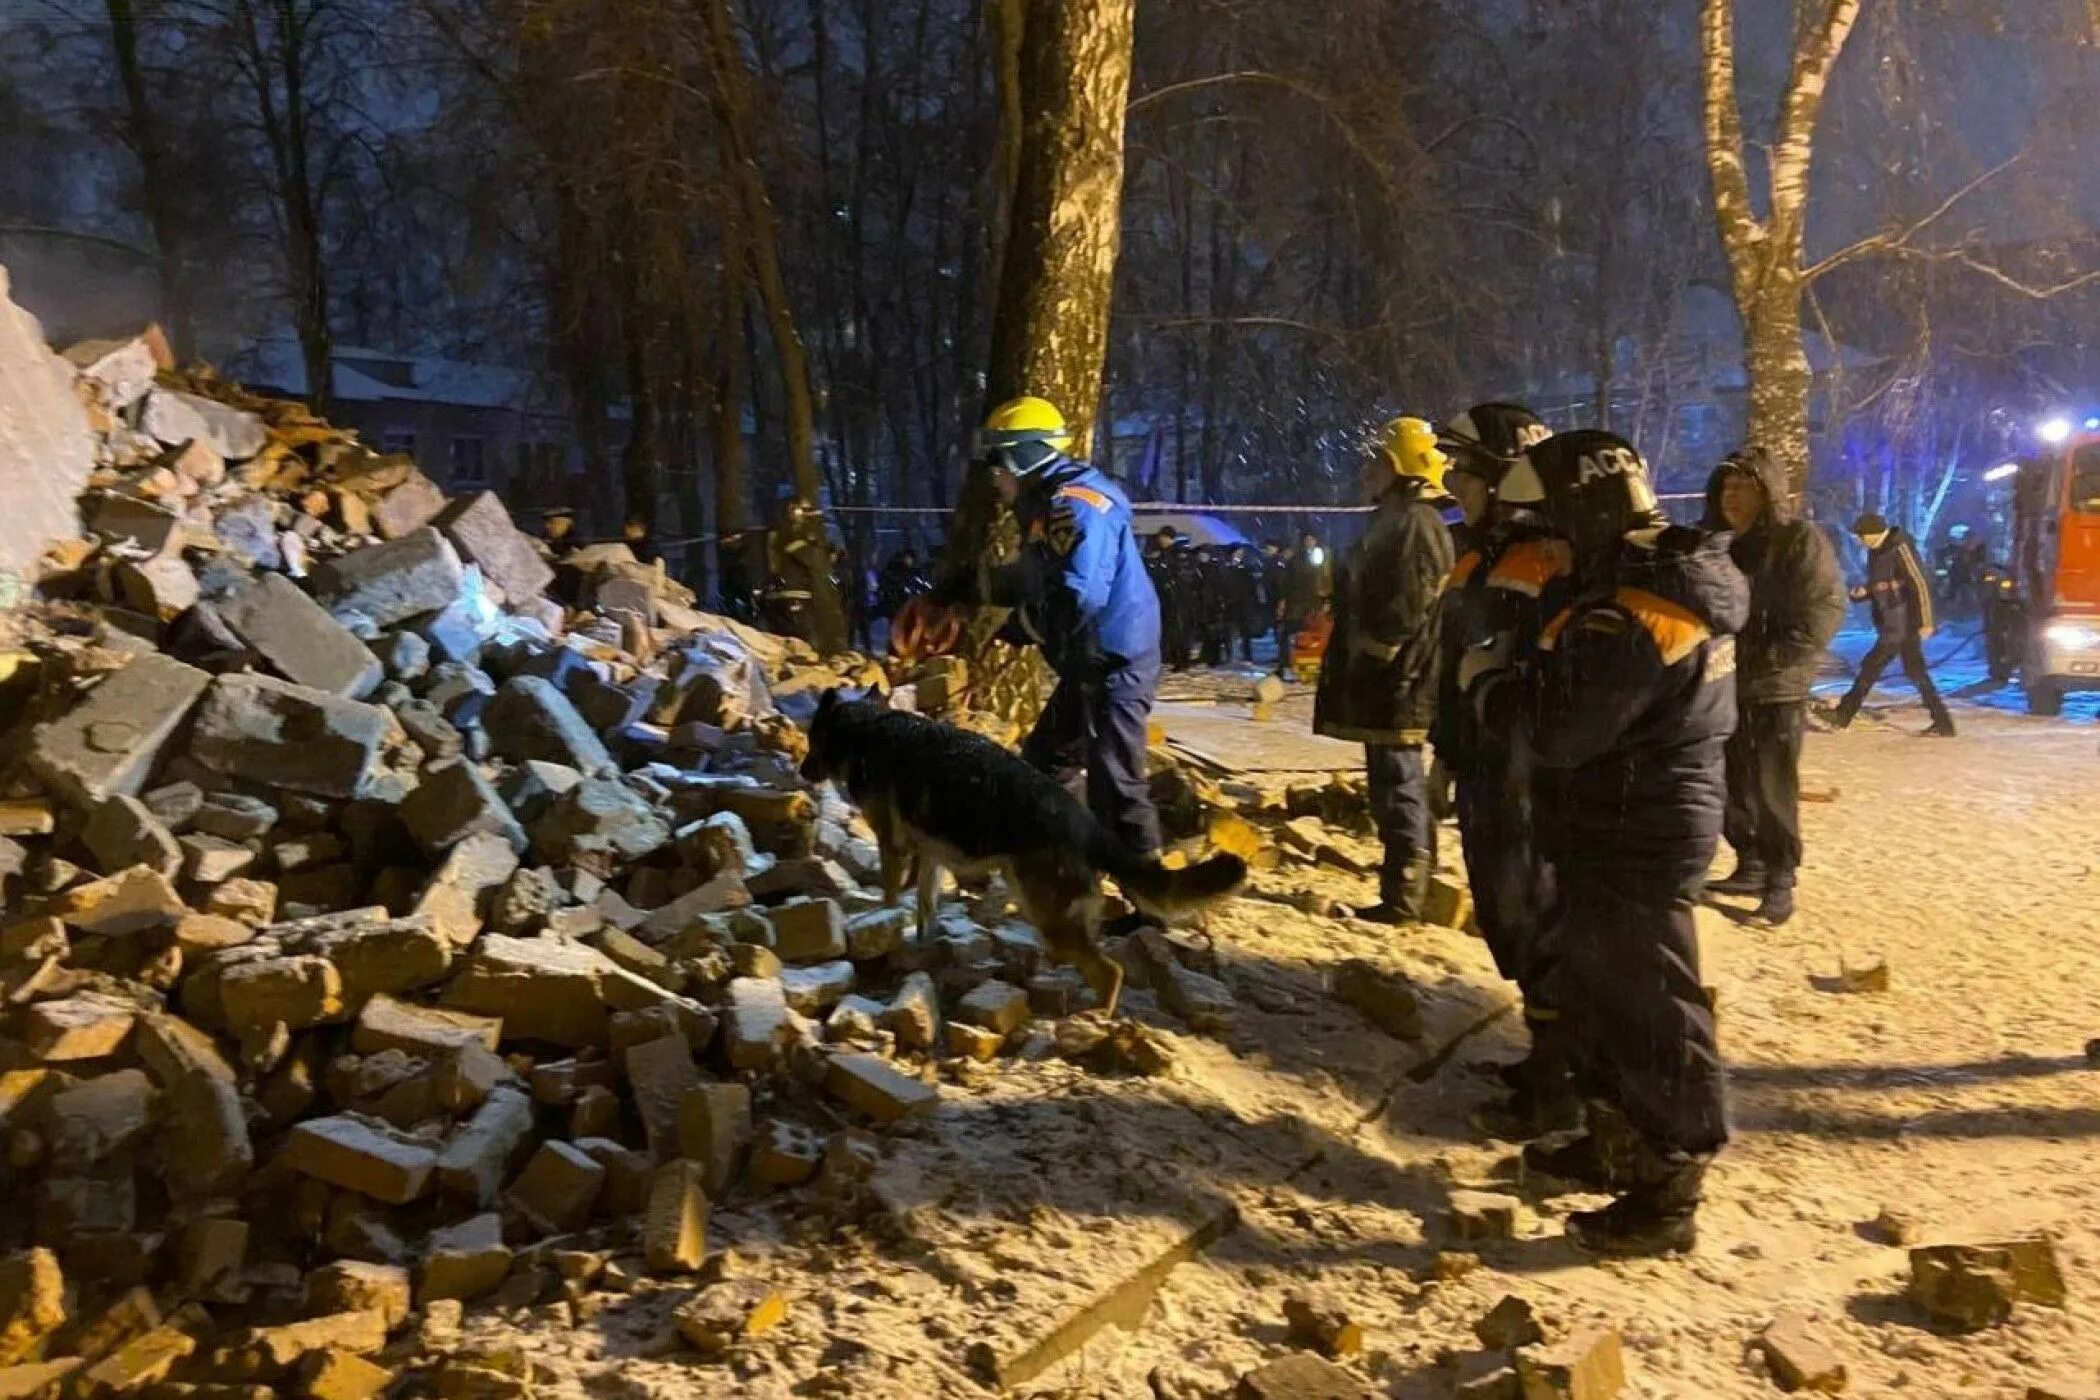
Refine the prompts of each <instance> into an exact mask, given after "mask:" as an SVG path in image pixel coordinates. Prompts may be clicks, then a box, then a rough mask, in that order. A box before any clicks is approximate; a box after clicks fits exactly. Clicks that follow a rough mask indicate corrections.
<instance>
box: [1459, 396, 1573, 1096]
mask: <svg viewBox="0 0 2100 1400" xmlns="http://www.w3.org/2000/svg"><path fill="white" fill-rule="evenodd" d="M1548 436H1550V432H1549V430H1548V429H1547V427H1546V425H1545V424H1544V423H1542V422H1541V421H1540V420H1539V418H1538V415H1536V414H1534V413H1532V412H1531V411H1530V410H1529V409H1526V408H1521V407H1518V406H1517V405H1515V404H1504V403H1488V404H1481V405H1479V406H1477V407H1475V408H1471V409H1468V410H1467V411H1466V412H1465V413H1462V414H1460V415H1459V416H1458V417H1457V418H1454V419H1452V420H1451V421H1450V422H1448V423H1446V424H1445V425H1444V428H1443V430H1442V432H1441V434H1440V435H1439V437H1438V442H1437V446H1438V448H1439V449H1440V450H1441V451H1443V452H1444V454H1445V455H1446V456H1448V457H1449V458H1450V459H1451V466H1450V470H1449V472H1448V473H1447V474H1446V476H1445V478H1444V482H1445V485H1446V486H1447V487H1448V488H1449V490H1450V492H1451V494H1452V496H1453V497H1454V498H1456V499H1457V501H1458V505H1459V511H1460V514H1461V516H1462V527H1461V528H1462V530H1463V533H1462V534H1461V535H1459V538H1460V539H1461V540H1462V541H1463V547H1462V548H1461V551H1460V553H1459V556H1458V561H1457V563H1456V564H1454V565H1453V566H1452V569H1451V573H1450V576H1449V577H1448V578H1447V579H1446V581H1445V589H1444V599H1443V610H1444V618H1443V633H1442V638H1441V641H1442V646H1443V665H1442V668H1441V677H1442V679H1441V687H1440V696H1439V699H1438V702H1437V710H1436V722H1435V724H1434V725H1433V726H1432V728H1431V731H1430V741H1431V743H1432V744H1433V745H1434V746H1435V749H1436V755H1437V758H1438V759H1439V760H1440V761H1441V762H1442V764H1443V765H1444V767H1445V769H1446V770H1447V771H1448V772H1449V773H1450V774H1451V777H1452V786H1453V791H1454V795H1455V801H1454V807H1455V813H1456V815H1457V818H1458V833H1459V839H1460V841H1461V842H1462V843H1463V845H1464V849H1465V855H1466V875H1467V880H1468V883H1469V884H1470V885H1471V888H1472V892H1473V914H1474V919H1475V920H1476V922H1477V923H1478V924H1479V926H1480V932H1481V936H1482V938H1483V939H1485V941H1486V942H1487V945H1488V950H1489V952H1491V953H1492V954H1494V958H1495V966H1496V968H1497V969H1498V970H1499V971H1500V972H1501V973H1502V975H1503V976H1504V977H1506V978H1508V979H1509V980H1510V981H1511V982H1514V983H1515V984H1516V985H1517V987H1518V988H1519V990H1521V991H1522V992H1523V995H1524V1022H1525V1026H1526V1028H1527V1029H1528V1030H1529V1032H1530V1035H1531V1050H1530V1053H1529V1054H1528V1055H1527V1056H1526V1057H1525V1059H1524V1060H1522V1061H1521V1062H1519V1063H1517V1064H1514V1065H1509V1066H1506V1067H1504V1068H1503V1069H1502V1071H1501V1074H1502V1078H1503V1079H1504V1081H1505V1082H1506V1083H1507V1084H1508V1085H1509V1087H1510V1089H1511V1090H1512V1098H1511V1100H1510V1102H1509V1105H1508V1108H1507V1111H1506V1112H1503V1113H1499V1114H1495V1115H1492V1117H1493V1119H1494V1123H1493V1131H1495V1132H1496V1133H1497V1134H1498V1135H1502V1136H1510V1137H1517V1138H1528V1137H1536V1136H1538V1135H1539V1134H1540V1133H1542V1132H1549V1131H1554V1130H1556V1129H1560V1128H1567V1127H1573V1126H1574V1120H1575V1117H1576V1114H1577V1112H1578V1111H1579V1107H1580V1105H1579V1104H1578V1103H1576V1102H1575V1101H1574V1100H1573V1097H1572V1094H1571V1093H1570V1091H1569V1088H1568V1082H1567V1068H1566V1066H1567V1058H1566V1055H1565V1054H1564V1053H1563V1051H1562V1050H1561V1047H1560V1045H1559V1042H1558V1039H1557V1035H1556V1032H1557V1030H1558V1028H1559V1022H1560V1017H1559V1012H1558V1011H1556V1010H1555V1009H1554V1004H1553V990H1552V971H1553V963H1552V957H1551V955H1550V949H1549V948H1548V947H1547V946H1546V944H1545V942H1544V940H1543V938H1542V933H1543V929H1544V922H1545V919H1546V913H1547V910H1548V909H1549V907H1550V906H1551V903H1552V890H1553V876H1552V871H1551V868H1550V867H1549V866H1548V865H1547V864H1546V863H1545V861H1544V860H1542V859H1541V858H1540V856H1539V852H1538V848H1537V843H1536V842H1535V841H1534V839H1533V836H1532V803H1531V766H1530V763H1529V761H1528V758H1527V756H1526V754H1525V752H1524V750H1523V748H1522V746H1521V745H1511V744H1505V743H1491V742H1488V741H1487V740H1486V738H1485V736H1483V735H1482V734H1481V732H1480V727H1479V725H1478V724H1477V723H1475V722H1474V720H1473V716H1472V714H1471V712H1470V711H1469V710H1468V709H1467V707H1466V705H1465V703H1464V700H1463V689H1464V687H1465V685H1467V684H1469V683H1471V684H1477V683H1479V681H1480V680H1481V678H1482V677H1483V676H1484V675H1486V674H1487V673H1488V672H1489V671H1492V670H1504V669H1508V668H1510V667H1512V666H1517V665H1520V664H1523V663H1525V662H1527V661H1528V660H1529V658H1530V656H1531V654H1532V651H1533V649H1534V648H1535V647H1536V646H1537V644H1538V638H1539V632H1540V629H1541V628H1542V627H1543V626H1544V625H1545V621H1546V619H1547V618H1549V617H1552V616H1553V615H1554V614H1556V613H1558V612H1559V611H1560V609H1561V608H1562V606H1564V605H1565V603H1566V597H1565V594H1566V590H1567V574H1566V568H1565V558H1564V555H1565V551H1564V550H1562V549H1560V548H1558V547H1557V546H1558V538H1557V537H1556V536H1555V535H1554V533H1553V530H1552V527H1551V526H1549V525H1548V524H1547V523H1546V519H1545V516H1544V515H1543V513H1542V510H1543V507H1544V503H1545V489H1544V487H1543V486H1542V485H1541V484H1540V482H1539V479H1538V474H1537V473H1536V472H1534V471H1533V470H1532V469H1531V464H1530V463H1529V462H1527V461H1526V460H1525V459H1524V451H1525V449H1526V448H1528V447H1531V446H1532V445H1534V444H1535V443H1539V442H1543V441H1544V440H1545V439H1546V438H1547V437H1548Z"/></svg>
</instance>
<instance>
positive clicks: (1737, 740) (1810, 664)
mask: <svg viewBox="0 0 2100 1400" xmlns="http://www.w3.org/2000/svg"><path fill="white" fill-rule="evenodd" d="M1706 524H1707V528H1709V529H1715V530H1720V529H1725V530H1729V531H1732V532H1733V534H1734V537H1735V542H1734V543H1733V544H1732V545H1730V546H1729V550H1728V554H1729V557H1730V558H1731V559H1733V560H1735V565H1736V567H1737V568H1738V569H1741V570H1742V571H1743V575H1744V577H1746V578H1748V579H1749V580H1750V620H1749V622H1748V623H1746V624H1744V627H1743V631H1742V635H1741V636H1740V637H1739V638H1738V639H1737V642H1736V673H1735V682H1736V708H1737V719H1736V728H1735V734H1734V736H1733V737H1731V738H1730V739H1729V741H1728V811H1727V819H1726V821H1725V822H1724V823H1723V825H1722V828H1721V829H1722V832H1723V834H1724V835H1725V836H1726V837H1727V838H1728V844H1729V845H1730V846H1732V847H1734V848H1735V858H1736V865H1735V873H1734V874H1732V875H1730V876H1729V877H1728V878H1727V879H1725V880H1721V881H1717V882H1715V883H1714V884H1713V885H1712V886H1711V887H1710V888H1711V889H1712V890H1713V891H1714V892H1715V893H1717V894H1732V895H1748V896H1751V897H1753V898H1756V899H1758V900H1760V901H1761V902H1760V903H1759V905H1758V907H1757V912H1756V913H1755V914H1753V915H1751V920H1752V922H1754V923H1757V924H1760V925H1764V926H1767V927H1776V926H1777V925H1779V924H1783V923H1785V922H1786V921H1787V920H1788V919H1790V918H1792V917H1793V916H1794V881H1795V872H1796V871H1797V870H1799V869H1800V866H1801V735H1802V731H1803V729H1804V728H1805V725H1806V721H1807V716H1808V695H1809V688H1810V687H1811V686H1813V685H1814V684H1815V680H1816V672H1817V671H1818V670H1819V669H1821V667H1822V664H1823V654H1824V651H1825V649H1826V648H1828V647H1829V645H1830V639H1831V638H1832V637H1835V636H1836V635H1837V630H1838V627H1839V625H1840V624H1841V623H1843V622H1844V620H1845V581H1844V576H1843V575H1842V574H1841V573H1840V572H1839V571H1838V561H1837V554H1836V552H1835V551H1834V550H1832V549H1831V547H1830V541H1829V540H1827V539H1825V538H1824V537H1823V533H1822V532H1821V531H1820V530H1818V529H1816V527H1815V526H1814V525H1811V524H1810V523H1809V522H1808V521H1806V520H1803V519H1800V518H1799V517H1798V516H1796V515H1795V513H1794V510H1793V507H1792V502H1791V500H1790V498H1789V496H1788V494H1787V479H1786V469H1785V468H1784V467H1782V466H1781V465H1780V464H1779V462H1778V461H1777V460H1776V459H1775V458H1774V457H1773V456H1772V455H1771V454H1770V453H1769V452H1766V451H1765V450H1764V449H1763V448H1761V447H1746V448H1744V449H1743V450H1742V451H1740V452H1738V453H1736V454H1735V455H1734V456H1732V457H1730V458H1729V459H1728V460H1727V461H1725V462H1723V463H1722V464H1721V465H1720V466H1719V467H1717V468H1715V469H1714V474H1713V476H1712V477H1711V478H1710V479H1709V480H1708V481H1707V483H1706Z"/></svg>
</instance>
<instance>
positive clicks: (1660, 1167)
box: [1466, 432, 1749, 1255]
mask: <svg viewBox="0 0 2100 1400" xmlns="http://www.w3.org/2000/svg"><path fill="white" fill-rule="evenodd" d="M1526 458H1527V460H1528V461H1529V462H1530V464H1531V465H1532V467H1533V469H1534V470H1535V471H1536V472H1537V473H1538V476H1539V480H1540V483H1541V484H1542V485H1543V487H1544V494H1545V498H1546V515H1547V518H1548V520H1549V521H1550V522H1551V523H1552V525H1553V526H1554V528H1555V529H1556V530H1557V531H1558V532H1559V533H1560V534H1561V535H1562V536H1563V537H1564V538H1565V539H1566V541H1567V545H1566V550H1567V556H1568V562H1569V565H1570V569H1571V580H1572V591H1573V595H1574V601H1573V602H1572V604H1571V605H1570V606H1569V607H1567V608H1566V609H1564V610H1563V611H1562V612H1561V613H1560V614H1559V615H1557V616H1556V617H1554V618H1553V619H1552V620H1550V621H1549V622H1548V623H1547V624H1546V627H1545V630H1544V632H1543V633H1542V634H1541V637H1540V640H1539V646H1538V652H1537V656H1536V658H1535V659H1534V660H1533V661H1532V662H1531V663H1530V664H1529V665H1526V666H1522V667H1517V668H1491V669H1486V670H1482V671H1480V672H1478V673H1477V674H1475V675H1473V676H1471V677H1469V678H1468V679H1469V680H1470V681H1471V684H1470V685H1469V686H1468V689H1467V692H1466V698H1467V703H1469V704H1470V705H1472V706H1473V708H1474V713H1475V716H1476V717H1477V719H1478V721H1479V723H1480V725H1481V728H1482V733H1483V734H1484V736H1485V737H1486V739H1487V741H1488V742H1490V743H1501V744H1515V743H1523V744H1525V745H1526V746H1527V748H1528V750H1529V752H1530V755H1531V760H1532V762H1533V763H1534V764H1535V765H1536V766H1537V779H1536V783H1535V800H1536V802H1537V822H1538V834H1539V841H1540V845H1541V847H1542V849H1543V851H1544V854H1545V856H1546V858H1547V859H1549V860H1550V861H1551V862H1552V863H1553V866H1554V872H1555V879H1556V885H1557V890H1556V896H1555V902H1554V906H1553V910H1554V913H1553V921H1552V927H1551V928H1550V930H1549V931H1548V933H1547V935H1546V936H1547V937H1548V938H1549V939H1550V940H1553V942H1554V944H1555V946H1556V948H1557V951H1558V961H1557V963H1556V964H1555V970H1554V972H1553V975H1552V979H1551V981H1552V993H1553V998H1554V1003H1555V1005H1556V1006H1557V1007H1558V1009H1559V1010H1560V1012H1561V1016H1562V1022H1561V1027H1562V1033H1563V1036H1564V1041H1563V1043H1564V1044H1565V1046H1566V1048H1567V1053H1568V1058H1569V1063H1570V1069H1571V1073H1572V1076H1573V1079H1574V1082H1575V1087H1576V1088H1577V1090H1578V1091H1579V1092H1580V1093H1581V1094H1582V1095H1583V1096H1584V1097H1585V1098H1586V1099H1588V1100H1590V1101H1591V1107H1590V1124H1589V1130H1588V1132H1587V1133H1585V1134H1584V1135H1583V1136H1581V1137H1578V1138H1575V1139H1574V1140H1572V1141H1570V1142H1567V1143H1565V1144H1562V1145H1560V1146H1557V1147H1548V1146H1547V1145H1545V1144H1544V1143H1533V1144H1531V1145H1530V1146H1528V1147H1527V1148H1526V1149H1525V1152H1524V1158H1525V1163H1526V1165H1527V1167H1529V1168H1530V1169H1531V1170H1533V1171H1535V1172H1537V1173H1539V1174H1541V1175H1544V1176H1549V1177H1553V1178H1557V1179H1560V1180H1562V1181H1566V1182H1569V1183H1571V1184H1574V1185H1577V1186H1580V1187H1584V1188H1589V1189H1595V1190H1600V1191H1609V1192H1611V1193H1613V1194H1614V1196H1615V1197H1616V1199H1615V1200H1614V1201H1613V1202H1612V1204H1611V1205H1609V1206H1607V1207H1604V1208H1603V1209H1601V1210H1592V1211H1579V1212H1576V1213H1575V1214H1573V1215H1571V1216H1569V1218H1568V1234H1569V1237H1570V1238H1571V1239H1572V1240H1573V1241H1574V1242H1575V1243H1576V1244H1578V1245H1579V1246H1581V1247H1583V1248H1585V1249H1589V1250H1592V1251H1595V1252H1598V1253H1605V1254H1616V1255H1640V1254H1661V1253H1669V1252H1676V1251H1682V1250H1686V1249H1689V1248H1691V1246H1692V1244H1693V1242H1694V1240H1695V1238H1696V1235H1697V1228H1696V1215H1697V1211H1698V1207H1699V1203H1700V1199H1701V1191H1702V1183H1703V1181H1704V1179H1705V1175H1706V1170H1707V1166H1708V1164H1709V1163H1710V1162H1711V1161H1712V1159H1713V1157H1714V1154H1715V1153H1717V1152H1719V1151H1720V1149H1721V1147H1722V1146H1723V1145H1724V1144H1725V1143H1726V1142H1727V1140H1728V1124H1727V1110H1726V1103H1725V1096H1724V1088H1723V1071H1722V1066H1721V1056H1720V1049H1719V1046H1718V1044H1717V1043H1716V1040H1715V1034H1714V1017H1713V1009H1712V1007H1711V1005H1710V1004H1709V1002H1708V1000H1707V997H1706V993H1705V990H1704V987H1703V984H1702V980H1701V977H1700V973H1699V943H1698V933H1697V929H1696V927H1695V925H1694V923H1693V907H1694V901H1696V900H1697V899H1698V897H1699V894H1700V890H1701V887H1702V886H1703V884H1704V883H1705V879H1706V873H1707V869H1708V866H1709V865H1710V864H1711V863H1712V860H1713V854H1714V848H1715V846H1716V844H1717V842H1718V839H1719V836H1720V829H1721V812H1722V806H1723V803H1724V800H1725V796H1726V787H1727V785H1726V780H1725V778H1724V768H1723V757H1722V751H1723V748H1724V746H1725V744H1726V743H1727V739H1728V735H1729V733H1730V732H1731V731H1732V730H1733V729H1734V727H1735V719H1736V693H1735V633H1736V632H1737V631H1738V630H1739V629H1740V628H1741V627H1742V625H1743V622H1744V620H1745V618H1746V617H1747V616H1748V613H1749V588H1748V585H1747V584H1746V583H1745V581H1744V579H1743V576H1742V574H1741V572H1740V571H1739V570H1738V569H1737V568H1736V566H1735V565H1734V563H1733V562H1731V561H1730V559H1729V557H1728V553H1727V549H1726V543H1727V539H1726V536H1725V535H1723V536H1714V535H1708V534H1705V533H1703V532H1701V531H1698V530H1693V529H1687V528H1683V527H1678V526H1672V525H1670V524H1668V522H1667V521H1666V519H1665V518H1664V516H1663V514H1662V512H1661V510H1660V508H1659V506H1658V504H1657V502H1656V498H1655V491H1654V487H1653V486H1652V485H1651V484H1650V481H1649V477H1648V469H1647V466H1646V464H1645V463H1643V462H1642V461H1641V458H1640V455H1639V454H1638V453H1637V452H1635V451H1634V449H1633V448H1632V446H1631V445H1630V444H1628V443H1627V442H1625V441H1624V440H1623V439H1621V438H1618V437H1614V436H1613V435H1611V434H1609V433H1602V432H1576V433H1565V434H1561V435H1559V436H1557V437H1552V438H1548V439H1547V440H1546V441H1545V442H1542V443H1540V444H1538V445H1537V446H1535V447H1533V448H1531V449H1530V450H1529V451H1528V452H1527V453H1526Z"/></svg>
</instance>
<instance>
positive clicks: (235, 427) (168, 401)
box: [139, 387, 269, 462]
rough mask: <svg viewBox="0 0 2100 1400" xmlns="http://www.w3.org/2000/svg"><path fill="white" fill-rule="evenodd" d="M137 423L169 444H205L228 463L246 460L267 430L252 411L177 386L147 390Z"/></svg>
mask: <svg viewBox="0 0 2100 1400" xmlns="http://www.w3.org/2000/svg"><path fill="white" fill-rule="evenodd" d="M139 426H140V427H141V428H143V429H144V430H145V431H146V432H148V433H150V434H151V435H152V436H153V437H154V438H155V439H157V440H158V441H160V442H163V443H166V444H167V445H168V446H170V447H179V446H181V445H182V444H183V443H186V442H192V441H198V442H205V443H208V444H210V446H211V449H212V451H214V452H216V453H218V454H219V455H220V456H221V457H223V458H225V459H226V460H227V461H229V462H245V461H247V460H248V459H249V458H250V457H253V456H254V455H255V454H256V453H258V452H260V451H262V450H263V446H264V444H265V443H267V442H268V441H269V430H268V429H267V428H265V427H264V426H263V421H262V419H260V418H258V417H256V416H255V415H254V414H252V413H249V412H247V411H246V410H244V409H238V408H235V407H233V406H232V405H231V404H223V403H220V402H218V401H217V400H215V399H207V398H205V397H204V396H203V395H201V394H186V393H183V392H182V391H181V390H180V389H168V388H162V387H155V388H154V389H153V390H152V392H150V393H148V394H147V395H146V406H145V408H144V410H142V411H141V413H140V415H139Z"/></svg>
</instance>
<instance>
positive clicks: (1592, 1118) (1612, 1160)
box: [1524, 1102, 1641, 1195]
mask: <svg viewBox="0 0 2100 1400" xmlns="http://www.w3.org/2000/svg"><path fill="white" fill-rule="evenodd" d="M1588 1117H1589V1127H1588V1129H1587V1130H1586V1131H1585V1132H1583V1133H1582V1134H1581V1135H1580V1136H1579V1137H1573V1138H1569V1139H1568V1140H1566V1141H1565V1142H1561V1143H1559V1144H1557V1145H1551V1146H1549V1145H1548V1144H1546V1143H1544V1142H1533V1143H1527V1144H1526V1145H1525V1147H1524V1173H1525V1175H1526V1176H1527V1177H1533V1176H1540V1177H1547V1178H1550V1179H1551V1181H1553V1182H1560V1183H1565V1184H1566V1185H1568V1186H1571V1187H1574V1188H1575V1189H1576V1190H1580V1191H1601V1192H1607V1193H1611V1192H1619V1191H1625V1190H1629V1189H1631V1188H1632V1187H1633V1186H1634V1185H1635V1184H1637V1183H1638V1181H1639V1179H1640V1178H1639V1175H1638V1164H1637V1161H1636V1158H1637V1155H1638V1153H1639V1152H1640V1149H1641V1142H1640V1138H1639V1136H1638V1135H1637V1134H1635V1132H1634V1131H1633V1125H1632V1124H1630V1123H1628V1122H1627V1121H1626V1119H1625V1116H1624V1115H1622V1114H1621V1113H1620V1112H1619V1111H1618V1110H1617V1109H1615V1108H1613V1107H1611V1106H1610V1105H1609V1104H1604V1103H1597V1102H1592V1103H1590V1104H1589V1105H1588ZM1541 1194H1545V1195H1555V1194H1565V1193H1562V1192H1555V1191H1552V1190H1546V1191H1543V1192H1541Z"/></svg>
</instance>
